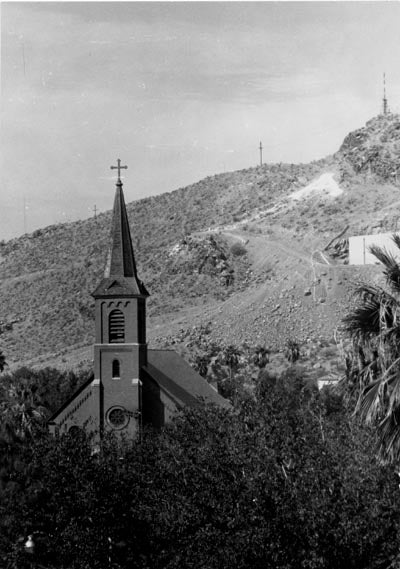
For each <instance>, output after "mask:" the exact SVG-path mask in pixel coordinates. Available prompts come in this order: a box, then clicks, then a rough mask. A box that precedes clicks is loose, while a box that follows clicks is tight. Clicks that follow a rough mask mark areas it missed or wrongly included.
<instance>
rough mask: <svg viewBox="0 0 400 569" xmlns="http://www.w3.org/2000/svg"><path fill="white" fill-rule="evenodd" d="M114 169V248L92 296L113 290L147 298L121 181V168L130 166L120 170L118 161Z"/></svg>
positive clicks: (112, 246)
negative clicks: (137, 264)
mask: <svg viewBox="0 0 400 569" xmlns="http://www.w3.org/2000/svg"><path fill="white" fill-rule="evenodd" d="M111 168H112V169H114V168H115V169H118V179H117V182H116V184H115V185H116V190H115V198H114V209H113V217H112V224H111V239H110V241H111V245H110V249H109V253H108V258H107V263H106V267H105V271H104V279H103V280H102V281H101V283H100V284H99V286H98V287H97V289H96V291H95V292H94V293H93V296H99V294H100V295H104V294H109V293H108V290H109V289H110V290H111V287H112V288H113V292H117V291H118V293H121V292H123V293H124V294H130V295H132V294H133V295H135V296H148V292H147V290H146V287H145V286H144V284H143V283H142V281H140V280H139V278H138V276H137V271H136V262H135V255H134V252H133V245H132V238H131V232H130V228H129V221H128V214H127V211H126V205H125V199H124V193H123V190H122V182H121V179H120V170H121V168H127V166H121V161H120V160H119V159H118V166H111ZM116 287H117V288H116Z"/></svg>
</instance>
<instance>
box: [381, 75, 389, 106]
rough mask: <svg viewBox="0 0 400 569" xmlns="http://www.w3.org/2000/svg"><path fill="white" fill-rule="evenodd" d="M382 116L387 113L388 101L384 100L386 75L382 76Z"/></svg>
mask: <svg viewBox="0 0 400 569" xmlns="http://www.w3.org/2000/svg"><path fill="white" fill-rule="evenodd" d="M382 110H383V114H384V115H387V114H388V112H389V107H388V101H387V98H386V74H385V73H384V74H383V99H382Z"/></svg>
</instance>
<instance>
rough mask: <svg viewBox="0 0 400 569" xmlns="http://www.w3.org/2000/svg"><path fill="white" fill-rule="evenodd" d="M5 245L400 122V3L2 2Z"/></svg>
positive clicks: (0, 221) (308, 154)
mask: <svg viewBox="0 0 400 569" xmlns="http://www.w3.org/2000/svg"><path fill="white" fill-rule="evenodd" d="M0 8H1V163H0V166H1V178H0V239H6V240H7V239H10V238H13V237H15V236H18V235H21V234H23V233H25V232H28V233H30V232H32V231H34V230H35V229H37V228H39V227H45V226H47V225H52V224H55V223H61V222H69V221H74V220H76V219H84V218H87V217H90V216H93V215H94V211H93V210H94V206H96V210H97V212H102V211H106V210H108V209H111V207H112V202H113V195H114V183H115V172H114V171H111V170H110V166H111V165H115V164H116V161H117V158H120V159H121V161H122V164H124V165H125V164H126V165H128V170H126V171H125V170H124V171H123V182H124V192H125V198H126V201H128V202H130V201H133V200H136V199H140V198H142V197H145V196H148V195H156V194H161V193H164V192H170V191H173V190H175V189H177V188H180V187H184V186H186V185H189V184H191V183H194V182H196V181H198V180H200V179H202V178H204V177H206V176H210V175H214V174H217V173H221V172H224V171H233V170H239V169H243V168H249V167H252V166H256V165H257V164H258V163H259V150H258V147H259V144H260V141H262V144H263V148H264V150H263V159H264V161H265V162H292V163H298V162H309V161H311V160H314V159H318V158H322V157H324V156H326V155H328V154H331V153H333V152H335V151H336V150H337V149H338V148H339V146H340V144H341V142H342V140H343V138H344V137H345V136H346V134H347V133H348V132H350V131H351V130H354V129H356V128H360V127H362V126H363V125H364V124H365V123H366V121H368V120H369V119H371V118H372V117H373V116H376V115H377V114H379V112H380V110H381V102H382V94H383V73H384V72H385V73H386V83H387V85H386V91H387V97H388V101H389V106H390V107H391V109H392V110H393V111H395V112H400V66H399V61H400V34H399V22H400V2H398V1H395V2H390V1H386V2H383V1H382V2H201V3H197V2H26V3H24V2H2V3H1V5H0Z"/></svg>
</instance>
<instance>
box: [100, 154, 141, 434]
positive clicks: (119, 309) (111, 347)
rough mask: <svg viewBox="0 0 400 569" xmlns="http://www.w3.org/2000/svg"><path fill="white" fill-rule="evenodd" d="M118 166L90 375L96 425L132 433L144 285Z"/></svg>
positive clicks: (137, 412)
mask: <svg viewBox="0 0 400 569" xmlns="http://www.w3.org/2000/svg"><path fill="white" fill-rule="evenodd" d="M111 168H112V169H114V168H115V169H118V179H117V183H116V191H115V199H114V210H113V218H112V226H111V238H110V249H109V254H108V259H107V264H106V268H105V272H104V277H103V279H102V280H101V282H100V283H99V285H98V286H97V288H96V290H95V291H94V292H93V293H92V296H93V297H94V299H95V328H96V338H95V346H94V377H95V380H94V381H95V382H96V383H97V384H98V386H99V388H100V417H99V419H100V428H101V429H112V430H115V431H121V432H124V433H127V434H129V435H134V434H136V433H137V432H138V429H139V428H140V421H141V412H142V406H141V369H142V367H143V366H145V365H146V364H147V341H146V298H147V297H148V296H149V294H148V292H147V290H146V287H145V286H144V284H143V283H142V282H141V281H140V280H139V278H138V276H137V271H136V263H135V256H134V252H133V246H132V239H131V233H130V229H129V222H128V215H127V212H126V206H125V200H124V194H123V191H122V182H121V178H120V170H121V169H122V168H127V166H121V161H120V160H119V159H118V166H111Z"/></svg>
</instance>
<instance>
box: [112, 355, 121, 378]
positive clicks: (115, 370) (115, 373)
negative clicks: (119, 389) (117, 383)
mask: <svg viewBox="0 0 400 569" xmlns="http://www.w3.org/2000/svg"><path fill="white" fill-rule="evenodd" d="M120 377H121V371H120V365H119V361H118V360H113V363H112V378H113V379H119V378H120Z"/></svg>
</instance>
